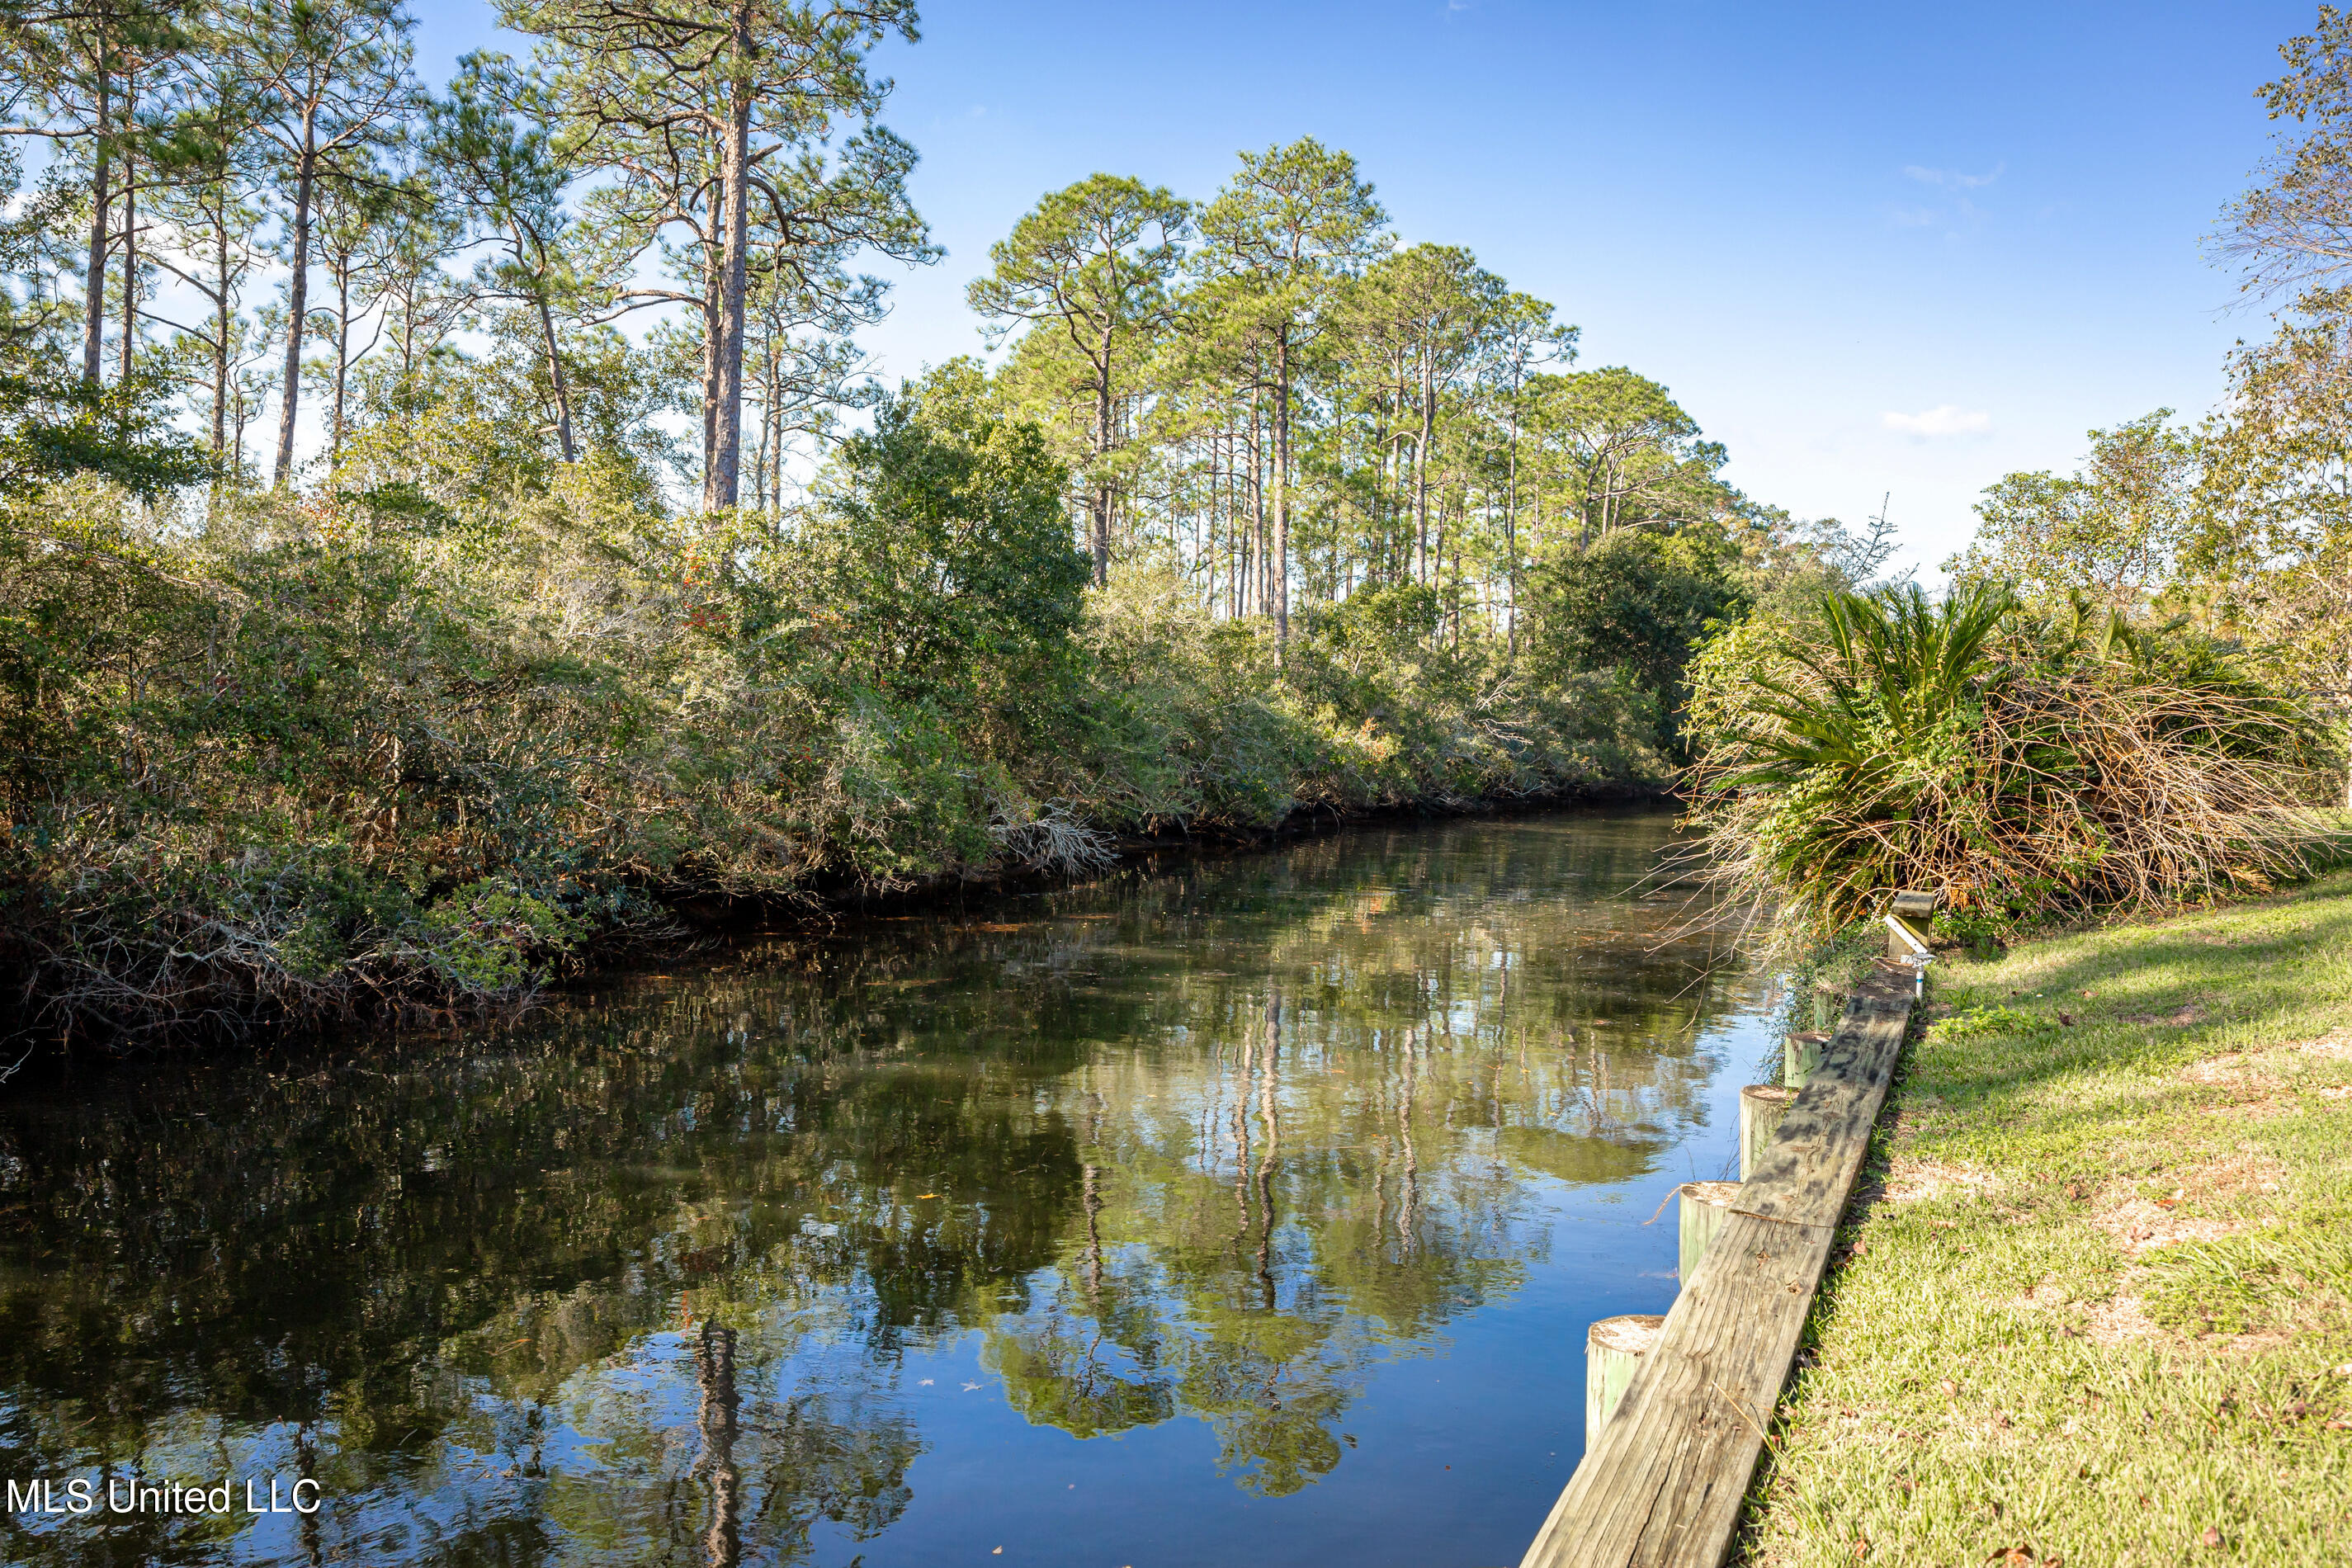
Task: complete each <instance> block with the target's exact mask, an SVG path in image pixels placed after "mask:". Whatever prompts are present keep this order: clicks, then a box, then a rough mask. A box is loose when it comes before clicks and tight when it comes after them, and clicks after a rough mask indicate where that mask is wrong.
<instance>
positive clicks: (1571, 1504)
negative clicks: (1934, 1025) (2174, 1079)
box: [1520, 965, 1912, 1568]
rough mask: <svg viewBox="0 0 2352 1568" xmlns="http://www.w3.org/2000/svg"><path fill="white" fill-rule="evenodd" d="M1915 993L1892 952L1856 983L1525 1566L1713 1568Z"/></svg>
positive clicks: (1589, 1433) (1735, 1519) (1734, 1526)
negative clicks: (1890, 959)
mask: <svg viewBox="0 0 2352 1568" xmlns="http://www.w3.org/2000/svg"><path fill="white" fill-rule="evenodd" d="M1911 1003H1912V977H1911V975H1910V974H1909V973H1906V972H1904V971H1903V970H1901V969H1899V968H1897V967H1895V966H1894V965H1887V966H1885V967H1884V968H1882V969H1881V970H1880V971H1878V973H1875V974H1874V975H1873V976H1872V977H1871V978H1870V979H1868V980H1866V981H1864V983H1863V984H1862V985H1861V986H1860V987H1859V988H1858V989H1857V990H1856V991H1855V992H1854V994H1853V1001H1852V1003H1851V1004H1850V1005H1848V1007H1847V1008H1846V1013H1845V1017H1844V1019H1843V1022H1842V1023H1841V1025H1840V1026H1839V1028H1838V1031H1837V1034H1836V1036H1835V1037H1833V1038H1832V1040H1831V1041H1830V1043H1829V1045H1828V1046H1827V1047H1824V1048H1823V1049H1822V1059H1821V1065H1820V1066H1819V1067H1818V1068H1815V1069H1814V1072H1813V1074H1812V1076H1811V1078H1810V1079H1807V1080H1806V1083H1805V1087H1804V1089H1802V1090H1801V1091H1800V1092H1799V1093H1798V1094H1797V1096H1796V1100H1795V1103H1794V1104H1793V1105H1790V1106H1789V1107H1788V1109H1787V1113H1786V1116H1785V1118H1784V1119H1783V1121H1781V1123H1780V1130H1779V1133H1778V1135H1777V1136H1776V1137H1774V1138H1773V1139H1772V1141H1771V1142H1770V1145H1769V1147H1768V1148H1767V1149H1766V1150H1765V1151H1764V1155H1763V1158H1762V1160H1761V1161H1760V1162H1759V1163H1758V1164H1757V1166H1756V1170H1755V1172H1754V1173H1753V1174H1752V1175H1751V1176H1750V1177H1749V1178H1748V1182H1747V1183H1746V1184H1744V1185H1743V1186H1742V1188H1741V1189H1740V1193H1739V1195H1738V1199H1737V1201H1736V1202H1735V1203H1734V1204H1733V1205H1732V1207H1731V1209H1730V1211H1729V1213H1728V1214H1727V1215H1726V1216H1725V1218H1724V1221H1723V1226H1722V1229H1721V1230H1720V1231H1718V1232H1717V1235H1716V1237H1715V1240H1714V1241H1713V1243H1711V1244H1710V1245H1709V1246H1708V1247H1707V1249H1706V1253H1705V1254H1704V1255H1703V1256H1702V1257H1701V1258H1700V1259H1699V1261H1698V1266H1697V1268H1696V1269H1695V1270H1694V1271H1693V1272H1692V1274H1691V1275H1690V1277H1689V1278H1688V1279H1685V1280H1684V1281H1683V1289H1682V1294H1681V1295H1680V1296H1678V1297H1676V1298H1675V1308H1674V1310H1673V1311H1671V1312H1669V1313H1667V1314H1666V1320H1665V1324H1664V1329H1663V1330H1662V1331H1661V1332H1660V1334H1659V1337H1658V1339H1657V1342H1655V1343H1654V1345H1653V1346H1651V1348H1650V1349H1649V1350H1648V1351H1647V1352H1644V1353H1643V1354H1641V1355H1639V1356H1637V1357H1635V1358H1634V1359H1633V1380H1632V1381H1631V1382H1630V1383H1628V1384H1626V1385H1625V1388H1624V1392H1623V1393H1622V1394H1621V1395H1620V1396H1619V1397H1618V1398H1617V1400H1616V1402H1615V1408H1614V1410H1613V1411H1612V1413H1611V1414H1610V1415H1609V1416H1608V1418H1607V1419H1606V1420H1605V1421H1601V1422H1599V1423H1597V1424H1596V1423H1594V1422H1592V1421H1591V1419H1590V1416H1589V1415H1588V1419H1587V1422H1586V1428H1585V1456H1584V1462H1583V1463H1582V1464H1580V1465H1579V1466H1578V1467H1577V1469H1576V1474H1575V1475H1574V1476H1573V1477H1572V1478H1571V1479H1570V1481H1569V1483H1568V1488H1567V1489H1566V1490H1565V1491H1563V1492H1561V1493H1560V1496H1559V1501H1558V1502H1557V1503H1555V1504H1554V1505H1553V1507H1552V1510H1551V1515H1550V1517H1549V1519H1547V1520H1546V1521H1544V1525H1543V1528H1542V1530H1541V1531H1538V1533H1537V1536H1536V1539H1535V1542H1534V1543H1533V1544H1531V1545H1530V1546H1529V1547H1528V1552H1527V1555H1526V1557H1525V1558H1523V1559H1522V1560H1521V1563H1520V1568H1717V1564H1719V1563H1722V1562H1723V1560H1724V1558H1725V1557H1726V1555H1727V1553H1728V1552H1730V1549H1731V1542H1732V1536H1733V1534H1734V1532H1735V1531H1737V1530H1738V1523H1739V1507H1740V1502H1741V1500H1743V1499H1744V1498H1745V1497H1746V1496H1747V1494H1748V1482H1749V1480H1750V1479H1751V1478H1752V1477H1753V1476H1754V1474H1755V1471H1756V1461H1757V1459H1758V1458H1759V1457H1760V1456H1761V1455H1762V1453H1763V1451H1764V1434H1765V1431H1766V1429H1767V1428H1768V1427H1769V1426H1770V1425H1771V1421H1772V1410H1773V1406H1774V1405H1775V1404H1776V1403H1777V1402H1778V1401H1779V1399H1780V1390H1781V1388H1782V1386H1783V1385H1784V1384H1786V1383H1787V1381H1788V1376H1789V1368H1790V1363H1791V1362H1792V1361H1793V1360H1794V1359H1795V1356H1796V1353H1797V1345H1798V1342H1800V1341H1801V1339H1802V1338H1803V1336H1804V1328H1805V1320H1806V1318H1807V1317H1808V1316H1809V1315H1810V1314H1811V1311H1812V1306H1813V1291H1814V1289H1815V1288H1816V1287H1817V1286H1818V1285H1819V1284H1820V1283H1821V1278H1822V1268H1825V1267H1826V1266H1827V1264H1828V1262H1829V1253H1830V1242H1831V1240H1832V1237H1834V1236H1835V1234H1836V1226H1837V1222H1838V1215H1840V1214H1841V1213H1842V1212H1843V1210H1844V1208H1845V1202H1846V1198H1847V1196H1848V1194H1851V1193H1852V1192H1853V1182H1854V1176H1855V1174H1856V1173H1858V1172H1859V1171H1860V1170H1861V1169H1862V1157H1863V1155H1864V1152H1866V1151H1867V1150H1868V1148H1869V1146H1870V1131H1871V1128H1872V1126H1873V1124H1874V1123H1875V1122H1876V1121H1877V1119H1878V1111H1879V1108H1880V1107H1881V1106H1882V1105H1883V1104H1884V1103H1885V1098H1886V1086H1887V1083H1888V1080H1889V1079H1892V1078H1893V1077H1894V1073H1895V1059H1896V1058H1897V1057H1898V1056H1899V1055H1900V1053H1901V1051H1902V1047H1903V1031H1904V1026H1905V1025H1906V1023H1907V1022H1908V1020H1909V1018H1910V1016H1911ZM1783 1092H1785V1091H1783ZM1589 1390H1590V1384H1589V1383H1588V1400H1587V1403H1588V1405H1590V1404H1591V1399H1590V1393H1589Z"/></svg>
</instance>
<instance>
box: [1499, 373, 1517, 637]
mask: <svg viewBox="0 0 2352 1568" xmlns="http://www.w3.org/2000/svg"><path fill="white" fill-rule="evenodd" d="M1503 495H1504V500H1503V572H1504V583H1505V584H1506V586H1507V591H1508V593H1509V595H1510V603H1509V604H1508V605H1505V606H1504V610H1503V615H1504V618H1505V622H1506V626H1505V629H1504V637H1503V649H1504V654H1505V657H1507V658H1517V657H1518V653H1519V389H1518V388H1517V387H1516V386H1514V387H1513V388H1511V462H1510V470H1509V477H1508V478H1507V479H1505V480H1504V481H1503Z"/></svg>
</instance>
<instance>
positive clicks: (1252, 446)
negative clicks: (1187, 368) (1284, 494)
mask: <svg viewBox="0 0 2352 1568" xmlns="http://www.w3.org/2000/svg"><path fill="white" fill-rule="evenodd" d="M1261 429H1262V426H1261V425H1260V424H1259V421H1258V409H1257V389H1256V388H1255V387H1252V388H1251V389H1250V438H1249V457H1250V548H1249V549H1248V550H1247V551H1245V552H1244V561H1243V563H1242V614H1244V615H1245V616H1246V615H1248V614H1249V613H1250V604H1251V601H1252V600H1253V599H1255V601H1256V605H1257V610H1258V613H1259V614H1260V615H1264V614H1265V447H1264V444H1263V441H1262V438H1261V436H1260V431H1261ZM1253 566H1254V567H1255V568H1256V577H1255V580H1254V579H1253V578H1252V576H1251V574H1250V568H1252V567H1253Z"/></svg>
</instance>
